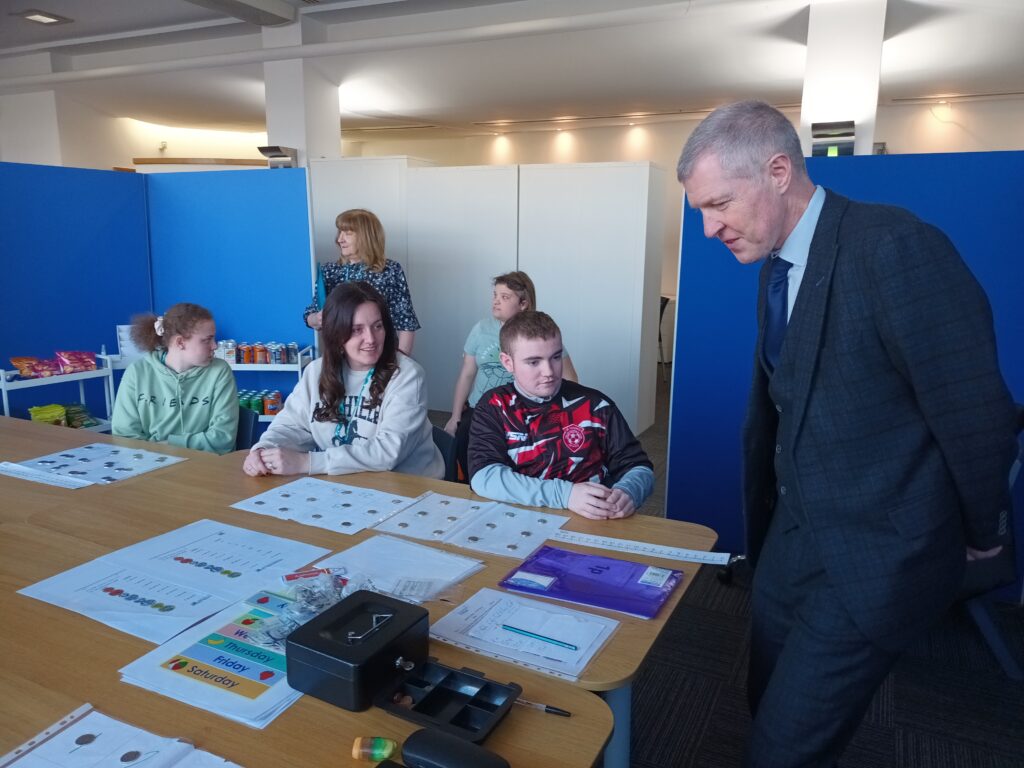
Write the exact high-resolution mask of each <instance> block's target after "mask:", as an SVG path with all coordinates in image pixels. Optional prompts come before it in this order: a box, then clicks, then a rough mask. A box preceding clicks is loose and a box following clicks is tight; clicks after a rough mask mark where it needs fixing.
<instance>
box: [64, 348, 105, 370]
mask: <svg viewBox="0 0 1024 768" xmlns="http://www.w3.org/2000/svg"><path fill="white" fill-rule="evenodd" d="M57 362H58V363H59V364H60V372H61V373H81V372H82V371H95V370H96V354H95V353H93V352H68V351H64V352H62V351H60V350H57Z"/></svg>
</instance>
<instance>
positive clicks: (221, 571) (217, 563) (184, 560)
mask: <svg viewBox="0 0 1024 768" xmlns="http://www.w3.org/2000/svg"><path fill="white" fill-rule="evenodd" d="M328 552H329V550H327V549H324V548H322V547H314V546H312V545H310V544H304V543H302V542H298V541H292V540H290V539H284V538H281V537H279V536H270V535H268V534H265V533H258V532H256V531H249V530H246V529H245V528H237V527H235V526H233V525H226V524H224V523H218V522H214V521H212V520H199V521H197V522H195V523H192V524H190V525H186V526H184V527H182V528H178V529H177V530H173V531H169V532H168V533H165V534H162V535H160V536H155V537H154V538H152V539H146V540H145V541H140V542H139V543H138V544H133V545H131V546H128V547H125V548H123V549H119V550H117V551H115V552H111V553H109V554H107V555H104V556H103V557H100V558H97V559H96V560H93V561H90V562H87V563H83V564H82V565H80V566H77V567H75V568H72V569H70V570H68V571H64V572H63V573H59V574H57V575H55V576H52V577H50V578H49V579H45V580H43V581H40V582H37V583H36V584H32V585H30V586H28V587H25V588H24V589H22V590H20V593H21V594H23V595H27V596H29V597H34V598H36V599H37V600H42V601H44V602H47V603H52V604H53V605H57V606H59V607H61V608H67V609H68V610H71V611H75V612H76V613H80V614H82V615H83V616H88V617H89V618H91V619H94V620H95V621H100V622H102V623H104V624H106V625H107V626H111V627H114V628H115V629H119V630H121V631H122V632H128V633H129V634H132V635H135V636H136V637H141V638H143V639H145V640H149V641H150V642H154V643H160V642H163V641H165V640H168V639H170V638H171V637H174V635H176V634H177V633H179V632H181V631H182V630H183V629H185V628H186V627H189V626H191V625H192V624H194V623H195V622H196V621H197V620H198V619H201V618H204V617H206V616H209V615H211V614H212V613H215V612H216V611H219V610H221V609H223V608H225V607H226V606H228V605H230V604H231V603H233V602H235V601H237V600H239V599H240V598H241V597H243V596H245V595H247V594H249V593H251V592H254V591H256V590H258V589H259V588H260V587H261V586H262V585H263V584H266V583H268V582H270V581H272V580H274V579H276V578H280V577H281V576H282V575H284V574H285V573H289V572H291V571H294V570H295V569H297V568H299V567H301V566H304V565H307V564H308V563H310V562H311V561H313V560H315V559H317V558H319V557H322V556H323V555H325V554H327V553H328ZM168 606H170V607H168Z"/></svg>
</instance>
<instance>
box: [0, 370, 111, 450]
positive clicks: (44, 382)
mask: <svg viewBox="0 0 1024 768" xmlns="http://www.w3.org/2000/svg"><path fill="white" fill-rule="evenodd" d="M96 361H97V363H96V365H97V368H96V370H94V371H82V372H80V373H62V374H57V375H55V376H44V377H42V378H38V379H22V378H20V377H19V376H18V372H17V371H0V392H2V395H3V405H4V416H9V415H10V403H9V402H8V393H9V392H14V391H16V390H19V389H33V388H35V387H45V386H49V385H50V384H67V383H70V382H73V381H77V382H78V401H79V402H80V403H81V404H82V405H85V404H86V403H85V382H86V380H88V379H105V382H104V385H103V399H104V401H105V402H104V404H105V405H106V408H107V418H106V419H100V418H98V417H95V416H94V417H93V418H95V419H96V420H97V421H98V422H99V424H96V425H95V426H92V427H83V429H87V430H89V431H90V432H107V431H109V430H110V414H111V410H110V409H111V404H112V402H113V401H112V399H111V392H112V391H113V381H114V378H113V373H114V371H113V368H111V367H110V365H109V361H108V360H107V358H106V357H105V356H103V355H97V356H96ZM102 363H107V364H102Z"/></svg>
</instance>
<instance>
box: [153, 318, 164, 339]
mask: <svg viewBox="0 0 1024 768" xmlns="http://www.w3.org/2000/svg"><path fill="white" fill-rule="evenodd" d="M153 330H154V331H156V335H157V336H163V335H164V316H163V315H160V317H158V318H157V319H156V322H155V323H153Z"/></svg>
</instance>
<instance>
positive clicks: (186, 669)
mask: <svg viewBox="0 0 1024 768" xmlns="http://www.w3.org/2000/svg"><path fill="white" fill-rule="evenodd" d="M291 602H292V600H291V598H289V597H287V596H285V595H282V594H280V593H278V592H271V591H261V592H257V593H255V594H253V595H250V596H249V597H248V598H246V599H245V600H243V601H240V602H238V603H236V604H234V605H232V606H231V607H229V608H227V609H226V610H224V611H222V612H221V613H219V614H217V615H216V616H211V617H210V618H208V619H206V621H204V622H202V623H201V624H198V625H196V626H194V627H192V628H191V629H188V630H187V631H185V632H183V633H182V634H180V635H178V636H177V637H175V638H174V639H173V640H171V641H169V642H167V643H164V644H163V645H161V646H159V647H158V648H156V649H155V650H152V651H150V652H149V653H147V654H146V655H145V656H142V657H141V658H139V659H137V660H135V661H133V662H132V663H131V664H129V665H127V666H126V667H124V668H123V669H122V670H121V679H122V680H123V681H124V682H126V683H130V684H131V685H137V686H139V687H141V688H145V689H147V690H150V691H153V692H155V693H159V694H162V695H164V696H168V697H170V698H172V699H177V700H178V701H182V702H184V703H186V704H189V705H191V706H193V707H198V708H200V709H203V710H206V711H208V712H210V713H212V714H217V715H220V716H221V717H226V718H228V719H230V720H235V721H237V722H240V723H244V724H245V725H248V726H250V727H252V728H264V727H265V726H266V725H267V724H268V723H270V722H271V721H272V720H273V719H274V718H275V717H277V716H278V715H279V714H280V713H281V712H283V711H284V710H285V709H287V708H288V707H289V706H291V705H292V703H293V702H294V701H295V700H296V699H298V698H299V696H301V695H302V694H300V693H299V692H298V691H295V690H293V689H292V688H291V687H289V685H288V682H287V666H286V664H285V649H284V642H283V641H279V642H277V643H274V644H272V645H261V644H257V643H256V642H254V641H253V640H252V638H251V636H250V633H251V632H252V631H253V630H254V629H255V628H257V627H258V626H259V623H260V622H261V621H262V620H264V619H267V618H269V617H271V616H275V615H277V614H278V613H280V612H281V611H282V610H284V608H285V607H287V606H288V605H289V604H290V603H291Z"/></svg>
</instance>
